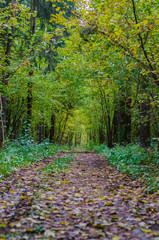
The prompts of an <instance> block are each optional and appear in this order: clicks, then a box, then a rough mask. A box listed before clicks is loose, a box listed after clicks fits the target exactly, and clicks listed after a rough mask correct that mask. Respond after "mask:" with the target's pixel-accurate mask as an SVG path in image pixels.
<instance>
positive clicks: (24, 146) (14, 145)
mask: <svg viewBox="0 0 159 240" xmlns="http://www.w3.org/2000/svg"><path fill="white" fill-rule="evenodd" d="M58 149H59V147H58V145H57V144H52V143H50V142H49V141H48V140H45V141H43V142H42V143H40V144H39V143H36V142H34V141H33V139H32V138H25V137H20V138H19V139H18V140H13V141H11V142H10V143H8V144H7V145H6V147H5V148H4V149H3V150H2V151H1V152H0V178H2V177H6V176H9V174H10V173H11V172H13V171H15V170H16V169H17V168H19V167H25V166H28V165H30V164H32V163H34V162H39V161H41V160H42V159H44V158H48V157H50V156H52V155H54V154H55V153H57V151H58ZM60 149H67V147H64V146H63V147H62V146H61V147H60Z"/></svg>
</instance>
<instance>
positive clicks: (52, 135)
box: [50, 114, 55, 143]
mask: <svg viewBox="0 0 159 240" xmlns="http://www.w3.org/2000/svg"><path fill="white" fill-rule="evenodd" d="M54 141H55V115H54V114H52V115H51V128H50V142H53V143H54Z"/></svg>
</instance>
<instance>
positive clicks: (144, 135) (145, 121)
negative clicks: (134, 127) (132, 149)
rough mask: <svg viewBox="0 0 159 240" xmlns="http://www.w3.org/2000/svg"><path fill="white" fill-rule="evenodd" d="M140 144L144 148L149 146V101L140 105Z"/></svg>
mask: <svg viewBox="0 0 159 240" xmlns="http://www.w3.org/2000/svg"><path fill="white" fill-rule="evenodd" d="M140 106H141V118H142V119H141V122H140V142H141V145H142V146H144V147H148V146H149V145H150V114H149V111H150V100H149V99H147V100H144V101H143V102H142V103H141V105H140Z"/></svg>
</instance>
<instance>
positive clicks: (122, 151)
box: [87, 142, 159, 193]
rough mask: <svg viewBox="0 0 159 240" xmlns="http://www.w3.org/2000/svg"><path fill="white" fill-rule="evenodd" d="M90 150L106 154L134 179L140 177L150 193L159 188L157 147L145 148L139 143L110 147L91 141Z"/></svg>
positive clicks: (158, 154)
mask: <svg viewBox="0 0 159 240" xmlns="http://www.w3.org/2000/svg"><path fill="white" fill-rule="evenodd" d="M87 149H89V150H95V151H96V152H97V153H99V154H102V155H103V156H105V157H106V158H107V159H108V160H109V163H110V164H111V165H112V166H115V167H116V168H117V170H119V171H121V172H122V173H124V174H128V175H129V176H131V178H132V179H140V181H141V182H143V184H145V186H146V191H147V192H149V193H152V192H155V191H157V190H158V189H159V152H158V151H157V147H156V148H152V147H151V148H147V149H145V148H143V147H141V146H140V145H139V144H127V145H126V146H120V145H116V146H115V147H113V148H108V147H107V146H105V145H95V144H94V143H93V142H90V143H89V144H88V146H87Z"/></svg>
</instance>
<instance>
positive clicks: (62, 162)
mask: <svg viewBox="0 0 159 240" xmlns="http://www.w3.org/2000/svg"><path fill="white" fill-rule="evenodd" d="M72 160H73V156H72V155H69V156H67V155H66V156H63V157H62V158H57V159H56V160H55V161H54V162H52V163H51V164H49V165H47V166H46V167H44V168H43V172H44V173H45V174H47V175H51V174H52V173H54V172H58V173H60V172H61V171H64V170H66V169H67V166H68V164H70V162H71V161H72Z"/></svg>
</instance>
